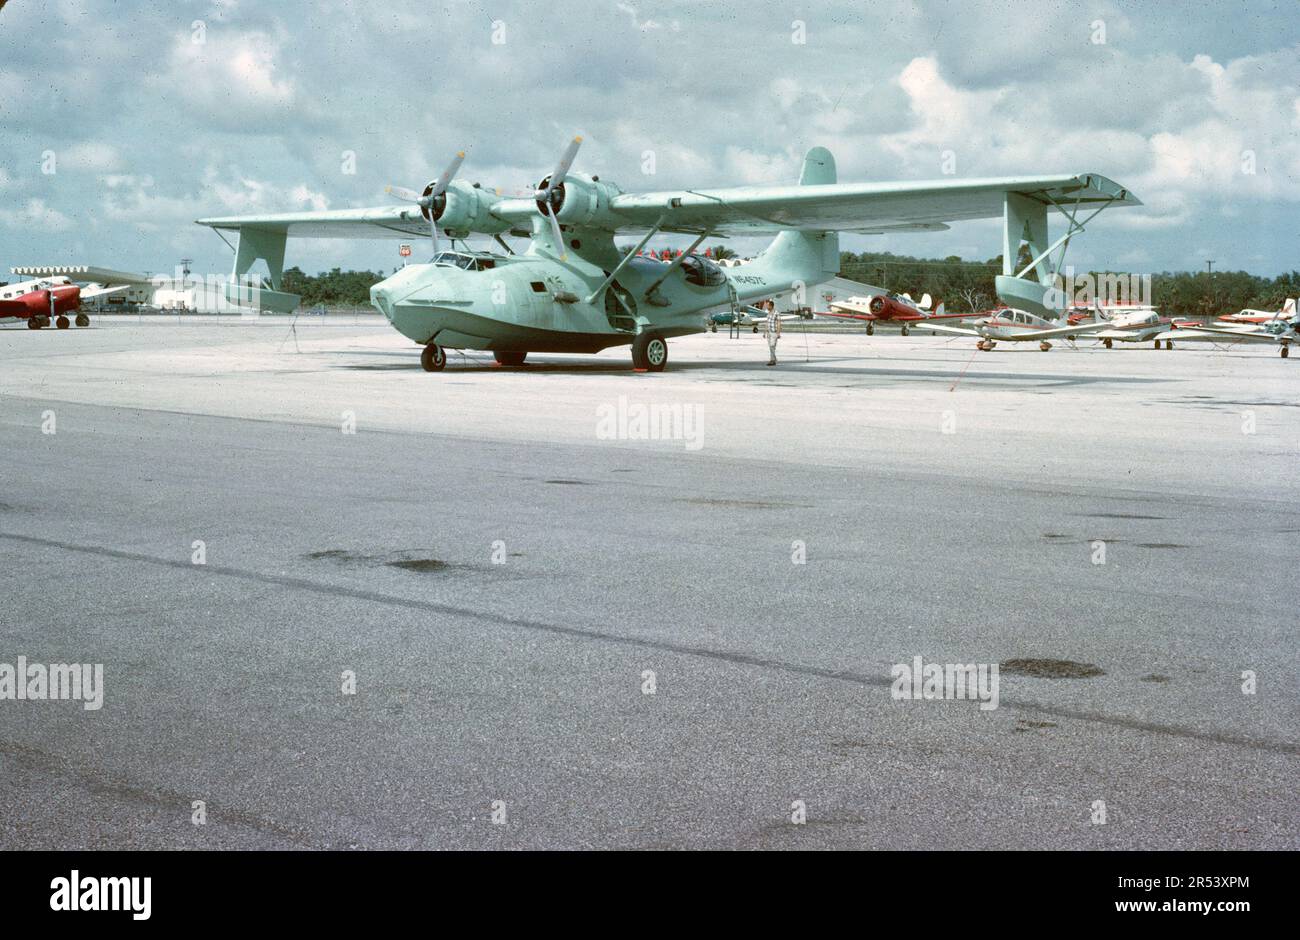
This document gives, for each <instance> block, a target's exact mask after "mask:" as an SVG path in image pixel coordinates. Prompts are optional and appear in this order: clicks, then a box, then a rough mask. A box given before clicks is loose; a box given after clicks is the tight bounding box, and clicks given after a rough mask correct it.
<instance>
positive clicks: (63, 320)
mask: <svg viewBox="0 0 1300 940" xmlns="http://www.w3.org/2000/svg"><path fill="white" fill-rule="evenodd" d="M54 325H55V326H56V327H58V328H59V329H61V330H66V329H67V328H68V327H69V326H71V325H72V324H70V323H69V322H68V318H67V317H65V316H60V317H59V318H58V319H57V320H55V321H54Z"/></svg>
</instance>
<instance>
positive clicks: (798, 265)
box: [736, 147, 840, 303]
mask: <svg viewBox="0 0 1300 940" xmlns="http://www.w3.org/2000/svg"><path fill="white" fill-rule="evenodd" d="M836 181H837V178H836V173H835V158H834V157H833V156H831V152H830V151H829V150H827V149H826V148H825V147H813V148H812V149H811V150H809V151H808V152H807V153H806V154H805V155H804V158H803V171H802V172H801V173H800V174H799V185H800V186H820V185H824V184H826V183H834V182H836ZM746 267H747V268H748V269H749V271H750V272H752V273H754V274H759V275H762V276H763V278H764V279H765V280H767V281H769V282H770V283H769V285H768V286H766V288H765V289H763V288H757V287H752V286H750V285H741V284H737V285H736V287H737V290H738V291H739V293H740V296H741V298H742V299H743V298H745V297H758V296H763V295H764V294H771V293H772V287H771V286H770V284H772V283H776V284H781V285H782V287H781V288H780V289H781V290H788V289H789V288H790V287H793V288H795V290H796V291H798V290H800V288H805V289H806V288H809V287H812V285H814V284H820V283H822V282H823V281H827V280H830V279H831V278H832V277H835V276H836V275H837V274H839V273H840V236H839V234H838V233H837V232H803V231H786V232H782V233H781V234H779V235H777V236H776V238H775V239H774V240H773V241H772V243H771V244H770V245H768V246H767V248H765V249H764V250H763V252H762V254H760V255H759V256H758V257H757V258H755V259H754V261H753V262H752V263H751V264H750V265H747V266H746ZM803 302H804V303H808V300H807V299H806V298H805V299H804V301H803Z"/></svg>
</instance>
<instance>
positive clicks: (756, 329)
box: [754, 323, 758, 333]
mask: <svg viewBox="0 0 1300 940" xmlns="http://www.w3.org/2000/svg"><path fill="white" fill-rule="evenodd" d="M754 332H755V333H757V332H758V324H757V323H755V324H754Z"/></svg>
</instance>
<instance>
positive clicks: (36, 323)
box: [27, 317, 41, 330]
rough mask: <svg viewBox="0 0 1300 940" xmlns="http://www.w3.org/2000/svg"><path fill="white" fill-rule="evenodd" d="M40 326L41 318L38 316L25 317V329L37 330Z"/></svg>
mask: <svg viewBox="0 0 1300 940" xmlns="http://www.w3.org/2000/svg"><path fill="white" fill-rule="evenodd" d="M40 328H41V318H40V317H28V318H27V329H29V330H39V329H40Z"/></svg>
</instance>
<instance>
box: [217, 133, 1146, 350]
mask: <svg viewBox="0 0 1300 940" xmlns="http://www.w3.org/2000/svg"><path fill="white" fill-rule="evenodd" d="M581 143H582V138H580V137H575V138H574V139H573V140H572V141H571V142H570V143H569V145H568V147H567V148H566V149H565V150H564V153H563V154H562V155H561V157H560V159H559V161H558V162H557V164H556V166H555V169H554V170H553V171H552V172H551V173H550V174H549V175H547V176H545V177H543V178H542V180H541V182H539V183H538V184H537V186H536V188H535V190H534V191H533V192H532V193H530V194H529V195H527V196H525V197H515V196H503V195H502V194H501V191H500V190H495V189H486V188H483V187H482V186H480V185H479V184H477V183H467V182H463V181H461V180H459V179H457V178H456V176H457V173H458V171H459V170H460V167H461V164H462V162H463V161H464V159H465V154H464V151H461V152H460V153H457V154H456V156H455V158H454V159H453V160H452V161H451V163H450V164H449V165H448V166H447V168H446V170H444V171H443V173H442V174H441V175H440V176H439V177H438V178H437V179H435V180H433V181H431V182H430V183H428V185H426V186H425V187H424V188H423V190H421V191H419V192H417V191H415V190H410V189H404V188H401V187H396V186H394V187H390V188H389V192H390V194H391V195H393V196H395V197H396V198H398V199H399V200H402V201H404V202H407V203H408V204H409V207H406V208H403V207H392V206H383V207H378V208H369V209H342V210H326V211H318V212H304V213H285V214H274V215H249V216H231V217H224V218H209V219H200V220H199V224H201V225H206V226H210V227H211V228H214V229H216V230H217V231H218V233H220V232H222V231H235V232H238V234H239V242H238V246H237V247H236V248H235V267H234V272H233V274H232V278H231V285H230V287H229V288H228V290H227V296H228V297H231V299H232V300H235V297H233V296H231V290H235V291H236V292H237V293H238V296H239V297H240V298H241V299H244V300H245V302H252V303H255V304H263V303H264V304H265V305H267V306H268V307H270V308H272V309H286V308H288V309H292V306H293V305H296V301H297V298H296V297H294V295H292V294H284V293H281V292H280V284H281V275H282V274H283V267H284V255H285V243H286V240H287V239H288V238H289V237H290V236H295V237H309V238H394V237H409V236H411V235H414V234H419V233H421V232H427V234H428V236H429V243H430V249H431V258H430V261H429V262H428V263H427V264H408V265H407V266H406V267H404V268H401V269H400V270H399V271H398V272H397V273H395V274H394V275H393V276H391V277H389V278H387V279H386V280H384V281H381V282H380V283H378V284H376V285H375V286H374V287H373V288H372V289H371V292H370V298H371V302H372V303H373V304H374V305H375V306H376V307H377V308H378V309H379V310H380V311H381V312H382V313H383V314H384V316H385V317H387V319H388V320H389V322H390V323H391V324H392V325H393V327H394V328H395V329H397V330H398V332H400V333H402V334H403V335H404V336H407V337H409V338H410V339H412V340H414V341H415V342H416V343H418V344H419V345H421V346H423V347H424V350H423V353H422V354H421V357H420V361H421V364H422V365H423V367H424V368H425V369H426V370H427V371H430V372H436V371H439V370H442V369H443V368H445V366H446V364H447V353H446V351H447V350H448V349H476V350H490V351H491V352H492V353H493V354H494V356H495V358H496V361H497V362H498V363H500V364H501V365H506V366H520V365H522V364H523V362H524V359H525V357H526V356H527V355H528V354H529V353H532V352H546V353H553V352H561V353H564V352H568V353H593V352H598V351H599V350H602V349H606V348H608V347H611V346H618V345H630V346H631V347H632V364H633V366H634V368H635V369H637V371H650V372H657V371H661V370H662V369H663V368H664V366H665V365H666V364H667V362H668V340H669V339H671V338H672V337H675V336H683V335H686V334H689V333H698V332H701V331H702V330H704V329H706V328H707V327H706V318H705V316H704V314H705V313H706V312H707V311H710V310H714V309H717V308H727V309H729V310H731V311H732V313H733V315H734V314H737V313H739V311H740V310H741V309H742V308H743V306H744V305H745V304H747V303H750V302H751V301H754V300H757V299H760V298H765V297H772V296H774V295H777V294H780V293H784V292H786V291H790V290H799V289H806V288H809V287H812V286H813V285H816V284H819V283H821V282H823V281H826V280H828V279H829V278H831V277H833V276H834V275H835V274H836V273H838V271H839V267H840V249H839V233H840V232H853V233H862V234H884V233H892V232H932V231H942V230H945V229H947V228H948V224H947V223H949V222H953V221H959V220H966V219H978V218H990V217H996V216H998V215H1002V216H1003V218H1004V220H1005V226H1004V240H1003V241H1004V253H1003V256H1004V258H1010V259H1013V260H1014V259H1015V258H1017V257H1018V254H1019V248H1020V245H1021V243H1022V242H1026V243H1027V244H1028V245H1029V247H1030V253H1031V255H1033V256H1034V258H1033V260H1032V261H1031V262H1030V264H1029V265H1028V266H1027V267H1026V268H1025V269H1024V270H1023V271H1020V272H1016V271H1015V270H1014V267H1013V266H1012V262H1011V261H1008V262H1005V263H1004V271H1005V274H1004V276H1002V277H999V278H998V281H997V283H998V285H999V289H1000V290H1005V291H1007V292H1008V293H1009V294H1011V295H1012V296H1015V297H1017V298H1022V297H1023V298H1026V299H1025V303H1027V304H1033V303H1036V302H1038V301H1039V300H1041V299H1042V298H1043V297H1044V295H1045V294H1046V293H1047V292H1048V291H1049V290H1050V289H1051V286H1052V280H1053V277H1054V276H1055V272H1054V271H1053V270H1051V264H1050V263H1049V260H1048V259H1049V257H1050V256H1051V255H1052V254H1053V252H1054V251H1055V250H1056V249H1057V248H1058V247H1059V248H1061V249H1062V255H1063V253H1064V246H1065V245H1066V244H1068V241H1069V239H1070V238H1071V237H1072V236H1073V235H1074V234H1077V233H1078V232H1080V231H1082V229H1083V223H1082V222H1080V221H1078V219H1077V215H1078V213H1080V212H1081V211H1083V210H1085V209H1088V210H1092V215H1089V216H1088V217H1087V218H1088V219H1091V218H1092V217H1093V216H1095V215H1096V214H1097V213H1098V212H1100V211H1102V210H1103V209H1105V208H1107V207H1108V206H1126V205H1128V206H1131V205H1140V202H1139V201H1138V200H1137V199H1136V198H1135V197H1133V196H1132V194H1130V193H1129V191H1128V190H1127V189H1125V188H1123V187H1121V186H1119V185H1118V184H1116V183H1114V182H1112V181H1111V180H1109V179H1107V178H1106V177H1104V176H1099V175H1097V174H1095V173H1089V174H1082V175H1077V176H1069V175H1061V176H1031V177H1014V178H1006V179H981V180H955V179H945V180H940V181H932V182H906V183H839V182H837V180H836V171H835V160H834V158H833V157H832V156H831V154H830V152H829V151H828V150H826V149H825V148H823V147H814V148H813V149H811V150H809V151H808V153H807V155H806V156H805V157H804V162H803V169H802V173H801V175H800V178H799V184H798V185H797V186H789V185H786V186H747V187H737V188H730V189H683V190H669V191H663V192H646V193H625V192H623V190H622V189H620V188H619V187H618V186H617V185H615V184H614V183H611V182H608V181H605V180H602V179H601V178H600V177H598V176H594V175H588V174H585V173H580V172H575V171H572V165H573V162H574V160H575V159H576V157H577V154H578V149H579V147H580V145H581ZM1049 209H1054V210H1056V211H1058V212H1060V213H1062V214H1063V215H1065V216H1066V217H1067V218H1068V220H1069V229H1068V231H1067V232H1066V234H1065V235H1064V236H1062V237H1061V238H1059V239H1057V241H1056V242H1054V243H1052V244H1050V245H1049V244H1048V242H1047V212H1048V210H1049ZM1084 221H1087V220H1084ZM660 233H675V234H679V235H692V236H695V240H694V242H693V243H692V244H691V246H690V248H689V249H687V250H686V251H684V252H683V253H682V254H681V255H680V256H678V257H676V258H674V259H673V260H672V261H671V262H663V261H658V260H653V259H651V258H648V257H644V256H642V255H641V252H642V250H643V249H644V248H645V246H646V245H647V244H648V243H649V241H650V240H651V239H652V238H654V237H655V236H657V235H659V234H660ZM772 233H775V235H776V238H775V239H774V240H773V241H772V242H771V243H770V244H769V245H768V246H767V248H766V249H765V250H764V251H763V252H762V253H761V254H760V255H758V257H756V258H754V259H753V260H752V261H750V262H748V263H746V264H744V265H741V266H738V267H734V268H725V269H724V268H723V267H722V266H720V265H718V264H716V263H715V262H714V261H712V260H711V259H709V258H707V257H705V256H703V255H701V254H697V253H696V249H698V248H699V246H700V245H701V244H702V243H703V242H704V240H705V239H706V238H711V237H713V238H717V237H727V236H736V235H756V234H772ZM506 234H509V235H513V236H518V237H526V238H528V239H529V244H528V248H527V250H526V251H524V252H523V253H522V254H516V253H514V252H513V251H512V250H511V249H510V246H509V245H508V244H507V243H506V242H505V240H504V239H503V238H502V236H503V235H506ZM629 234H632V235H639V236H640V240H639V242H638V244H636V245H635V246H634V247H631V248H630V249H629V248H628V247H627V246H623V247H622V248H620V247H619V246H618V245H616V244H615V243H614V237H615V236H616V235H624V236H626V235H629ZM440 235H445V236H446V237H447V239H448V240H449V241H450V242H451V247H450V248H443V247H442V246H441V242H440ZM471 235H487V236H491V237H492V238H494V239H495V240H496V241H497V243H498V244H499V245H500V246H501V247H502V248H503V249H504V250H505V253H504V254H496V253H487V252H481V251H469V250H465V249H464V246H463V244H462V247H461V248H460V249H457V247H456V244H455V243H456V242H457V241H460V242H462V243H464V241H465V240H466V239H467V238H469V237H470V236H471ZM259 260H260V261H263V262H265V264H266V266H267V268H268V271H269V274H270V282H271V288H270V289H269V290H268V289H266V288H261V287H247V286H242V285H240V283H239V282H240V280H241V279H244V278H245V277H246V275H247V274H248V272H249V270H250V269H251V267H252V266H253V265H254V264H256V263H257V262H258V261H259ZM1057 266H1058V267H1059V261H1057ZM1030 270H1034V271H1035V272H1036V274H1037V280H1029V279H1028V278H1026V277H1025V275H1027V274H1028V273H1029V272H1030ZM236 302H238V301H236Z"/></svg>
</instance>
